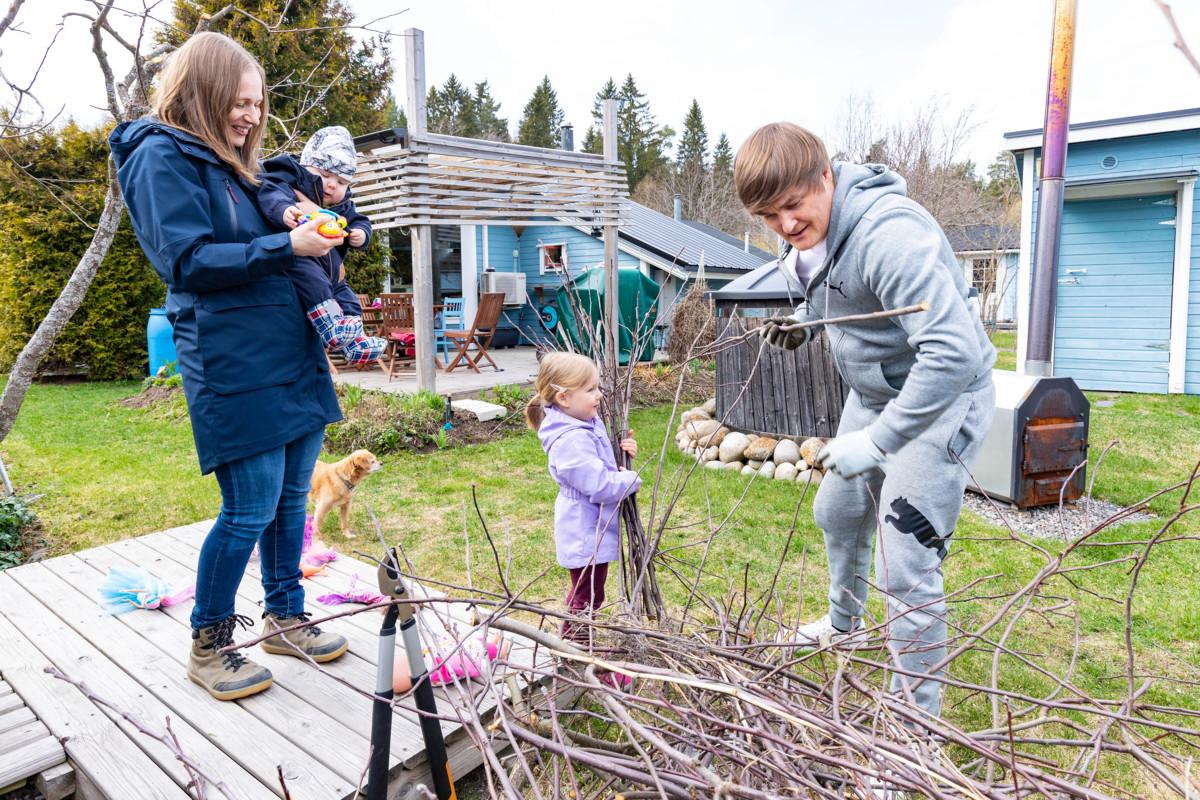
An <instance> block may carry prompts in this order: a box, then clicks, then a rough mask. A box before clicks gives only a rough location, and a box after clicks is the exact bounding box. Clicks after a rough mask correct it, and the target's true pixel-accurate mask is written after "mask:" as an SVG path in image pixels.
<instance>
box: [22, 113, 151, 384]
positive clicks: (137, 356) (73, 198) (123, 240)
mask: <svg viewBox="0 0 1200 800" xmlns="http://www.w3.org/2000/svg"><path fill="white" fill-rule="evenodd" d="M108 131H109V128H108V126H105V127H102V128H96V129H93V130H84V129H82V128H80V127H78V126H77V125H75V124H74V123H68V124H67V125H65V126H64V127H63V128H61V129H59V130H50V131H45V132H42V133H40V134H37V135H34V136H30V137H26V138H24V139H19V140H12V141H10V142H9V143H7V144H6V145H5V147H6V148H7V149H9V150H10V151H11V152H10V153H9V156H10V157H9V158H5V159H4V160H3V162H2V163H0V225H2V226H3V229H4V236H2V237H0V371H4V370H6V369H8V368H10V367H11V366H12V363H13V361H14V360H15V359H16V357H17V354H18V353H20V351H21V348H22V347H24V345H25V343H26V342H27V341H29V338H30V336H32V335H33V332H34V330H36V328H37V326H38V325H39V324H40V323H41V321H42V319H43V318H44V317H45V316H46V312H47V311H48V310H49V308H50V304H51V303H53V302H54V300H55V299H56V298H57V297H58V295H59V293H60V292H61V291H62V288H63V286H64V285H65V284H66V282H67V279H68V278H69V277H70V275H71V273H72V272H73V271H74V269H75V266H76V265H77V264H78V262H79V257H80V256H81V255H82V254H83V252H84V250H85V249H86V248H87V246H88V245H89V244H90V242H91V239H92V230H91V229H90V228H89V227H88V224H85V222H84V221H83V220H87V221H88V223H94V222H95V221H96V220H97V219H98V218H99V214H100V209H101V208H102V207H103V205H104V195H105V191H106V188H107V185H108V176H107V163H108V144H107V141H106V140H107V136H108ZM15 162H19V163H21V164H25V165H28V166H27V167H26V169H25V170H22V169H20V168H18V167H17V166H16V165H15ZM26 170H27V171H28V174H27V173H26ZM30 175H32V176H34V177H36V178H37V180H34V179H33V178H32V177H30ZM38 181H41V183H39V182H38ZM47 187H50V190H48V189H47ZM51 190H52V191H53V195H52V194H51ZM81 218H82V219H81ZM165 296H166V287H165V286H164V285H163V282H162V280H160V279H159V277H158V275H157V274H156V273H155V272H154V270H153V268H151V266H150V264H149V262H148V261H147V260H146V258H145V256H144V255H143V254H142V249H141V247H140V246H139V245H138V243H137V239H136V238H135V237H134V235H133V231H132V229H131V228H130V225H129V219H128V217H125V218H124V219H123V220H122V221H121V225H120V227H119V228H118V230H117V234H116V236H115V238H114V239H113V242H112V246H111V248H110V249H109V251H108V255H107V256H105V258H104V261H103V262H102V263H101V264H100V268H99V269H98V270H97V272H96V277H95V280H94V281H93V282H92V285H91V288H89V290H88V293H87V297H86V299H85V300H84V302H83V305H82V306H81V307H80V309H79V310H78V311H77V312H76V313H75V315H74V317H72V319H71V321H70V322H69V323H68V324H67V327H66V328H65V329H64V330H63V332H62V333H61V334H59V336H58V339H57V341H56V342H55V345H54V347H53V348H52V349H51V351H50V353H49V355H48V356H47V358H46V359H45V361H43V363H42V367H41V368H42V370H43V371H50V370H67V371H76V370H77V369H82V370H83V371H84V372H85V373H86V375H87V376H88V377H90V378H96V379H102V380H108V379H114V378H133V377H140V376H142V375H144V374H145V370H146V360H147V355H146V318H147V316H148V315H149V311H150V309H151V308H152V307H154V306H158V305H162V301H163V298H164V297H165Z"/></svg>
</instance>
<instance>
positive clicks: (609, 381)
mask: <svg viewBox="0 0 1200 800" xmlns="http://www.w3.org/2000/svg"><path fill="white" fill-rule="evenodd" d="M603 134H604V138H603V141H604V160H605V161H607V162H609V163H614V162H616V161H619V160H620V159H619V157H618V156H617V101H616V100H615V99H613V98H609V99H607V100H605V101H604V131H603ZM617 283H618V281H617V226H616V222H615V221H614V220H609V221H607V222H606V223H605V225H604V330H605V340H606V341H605V352H604V359H605V372H606V373H607V374H606V381H605V383H606V385H605V386H604V390H605V394H606V395H607V396H608V397H609V398H610V400H609V402H612V399H613V398H615V397H616V389H617V367H618V365H619V364H620V355H619V350H618V347H619V346H620V342H621V339H620V335H619V331H620V328H619V327H618V326H619V325H620V316H619V312H620V308H621V305H620V303H619V302H618V301H617ZM611 433H612V434H613V435H614V436H621V435H623V432H622V431H611Z"/></svg>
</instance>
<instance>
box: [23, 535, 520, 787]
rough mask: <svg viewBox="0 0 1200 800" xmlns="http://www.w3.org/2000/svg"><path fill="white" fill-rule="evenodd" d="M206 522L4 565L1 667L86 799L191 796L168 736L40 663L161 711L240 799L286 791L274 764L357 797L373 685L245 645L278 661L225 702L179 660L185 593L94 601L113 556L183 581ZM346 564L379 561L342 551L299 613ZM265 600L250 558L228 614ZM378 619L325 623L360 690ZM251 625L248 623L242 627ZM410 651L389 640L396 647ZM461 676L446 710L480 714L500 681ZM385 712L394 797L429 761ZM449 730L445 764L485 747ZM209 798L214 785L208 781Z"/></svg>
mask: <svg viewBox="0 0 1200 800" xmlns="http://www.w3.org/2000/svg"><path fill="white" fill-rule="evenodd" d="M209 527H210V523H208V522H203V523H196V524H194V525H189V526H184V527H182V528H175V529H172V530H168V531H162V532H160V533H154V534H150V535H148V536H142V537H140V538H137V539H130V540H126V541H123V542H117V543H115V544H111V545H107V546H104V547H98V548H94V549H91V550H85V551H83V552H80V553H75V554H73V555H68V556H61V557H59V558H54V559H50V560H48V561H43V562H39V563H34V564H27V565H24V566H21V567H16V568H13V569H9V570H7V571H4V572H0V610H2V612H3V613H0V642H3V646H0V675H3V676H4V679H5V680H6V681H7V682H8V684H9V685H11V687H12V689H13V690H14V694H13V696H14V697H17V696H19V698H20V700H21V701H23V703H24V705H26V706H28V708H29V710H31V711H32V712H33V714H34V715H36V717H37V719H38V720H40V723H39V724H41V723H44V725H45V726H46V727H48V728H49V730H50V732H51V733H53V734H54V736H55V737H57V738H58V739H59V740H60V741H62V743H63V745H64V746H65V748H66V753H67V756H68V758H69V759H70V761H71V763H72V764H73V765H74V767H75V770H76V779H77V782H78V786H79V794H80V795H82V796H83V797H84V798H90V797H105V798H120V800H125V798H177V797H186V796H188V795H187V792H186V790H185V788H184V787H186V785H187V782H188V778H187V775H186V773H185V770H184V768H183V766H182V765H181V764H180V763H179V761H178V760H177V759H176V757H175V755H174V754H173V753H172V752H171V751H170V750H169V749H168V748H167V747H165V746H164V745H162V744H160V743H159V742H158V741H156V740H154V739H152V738H150V737H148V736H146V735H144V734H142V733H140V732H138V731H137V730H136V729H135V728H134V726H133V725H131V724H130V723H129V722H127V721H126V720H124V719H123V718H121V716H120V715H118V714H116V713H114V712H113V711H111V710H108V709H106V708H104V707H102V706H99V705H97V704H95V703H93V702H92V701H91V700H90V699H89V698H88V697H87V696H86V695H85V694H84V693H83V692H81V691H80V690H79V689H77V688H76V687H75V686H72V685H70V684H68V683H65V682H63V681H61V680H58V679H56V678H53V677H51V676H50V675H48V674H46V672H45V671H44V670H45V668H46V667H47V666H49V665H53V666H56V667H57V668H58V669H60V670H61V671H62V672H64V673H66V674H67V675H69V676H70V677H72V678H76V679H79V680H82V681H84V682H85V683H86V684H87V686H88V687H89V688H90V690H91V691H92V693H93V694H95V695H97V696H98V697H101V698H104V699H105V700H108V701H110V702H112V703H113V704H115V705H116V706H117V707H119V708H120V709H121V710H123V711H126V712H131V713H132V714H133V715H134V716H136V717H137V718H138V719H139V720H140V721H141V723H142V724H143V725H144V726H146V727H148V728H150V729H152V730H154V731H157V732H162V731H164V729H165V720H166V719H167V718H170V723H171V728H172V730H173V731H174V732H175V734H176V736H177V737H178V739H179V742H180V745H181V747H182V750H183V751H184V752H185V753H187V755H188V756H189V757H190V758H191V759H192V760H194V761H195V762H196V763H197V764H199V765H201V766H202V767H203V769H204V770H205V772H206V773H207V774H209V775H212V776H219V778H220V779H221V780H222V781H224V783H225V784H226V786H227V787H228V789H229V792H230V795H231V796H233V797H236V798H239V800H240V799H241V798H271V797H282V796H283V789H282V787H281V786H280V783H279V779H278V777H277V770H278V769H280V768H281V769H282V771H283V774H284V776H285V778H286V781H287V788H288V791H289V792H290V794H291V797H293V798H296V800H300V799H301V798H320V799H321V800H328V799H329V798H351V797H354V796H355V793H356V791H357V787H358V785H359V782H360V780H361V779H362V775H363V771H364V768H365V766H366V763H367V755H368V751H369V742H368V737H369V735H370V709H371V705H372V701H371V700H370V698H368V697H364V696H363V695H362V694H359V693H358V692H355V691H354V690H352V689H351V688H349V687H348V686H345V685H343V684H342V683H340V682H338V681H337V680H335V679H334V678H333V677H330V675H325V674H322V673H321V672H319V671H318V670H316V669H315V668H313V667H312V666H310V665H309V664H307V663H305V662H303V661H302V660H300V659H297V658H292V657H288V656H273V655H270V654H267V653H264V652H262V651H261V650H260V649H258V648H254V649H253V650H254V651H253V652H252V653H251V655H252V657H253V658H254V660H256V661H258V662H259V663H261V664H263V665H265V666H267V667H268V668H269V669H270V670H271V672H272V673H273V674H274V678H275V682H274V685H273V686H272V687H271V688H270V689H269V690H268V691H266V692H263V693H261V694H258V695H254V696H252V697H248V698H245V699H243V700H239V701H236V702H232V703H231V702H224V703H222V702H218V701H216V700H213V699H212V698H211V697H209V696H208V694H207V693H206V692H205V691H204V690H203V689H201V688H200V687H198V686H196V685H195V684H193V683H192V682H191V681H189V680H188V678H187V675H186V674H185V671H184V668H185V663H186V659H187V655H188V651H189V648H190V644H191V630H190V626H189V623H188V616H189V614H190V612H191V603H190V602H189V603H184V604H181V605H179V606H176V607H173V608H170V609H166V610H163V611H133V612H130V613H127V614H122V615H120V616H109V615H107V614H104V613H103V612H101V610H100V608H99V606H98V603H97V597H98V594H97V590H98V588H99V586H100V584H101V582H102V581H103V579H104V576H105V574H106V573H107V571H108V569H109V568H110V567H114V566H126V567H128V566H140V567H144V568H146V569H148V570H150V571H151V572H152V573H154V574H155V575H157V576H159V577H162V578H164V579H167V580H169V581H171V582H172V584H173V585H176V586H178V585H183V584H186V583H188V582H191V581H192V580H193V579H194V569H195V565H196V560H197V554H198V548H199V545H200V543H201V541H202V539H203V537H204V534H205V533H207V531H208V529H209ZM355 573H357V574H358V576H359V580H360V583H362V584H365V585H366V586H367V587H371V586H373V585H374V582H375V568H374V566H373V565H369V564H365V563H363V562H360V561H356V560H354V559H353V558H350V557H347V556H345V555H339V557H338V559H337V560H336V561H334V562H333V563H331V564H330V565H329V567H328V569H327V570H326V573H325V574H323V575H320V576H317V577H315V578H313V579H309V580H306V581H305V584H306V591H307V595H308V602H309V608H308V610H309V611H310V612H312V613H313V614H314V615H317V616H322V615H325V614H328V613H330V609H329V608H327V607H325V606H321V605H319V604H316V603H315V599H314V598H316V597H317V596H318V595H320V594H323V593H325V592H328V591H344V590H345V589H346V588H347V585H348V583H349V580H350V577H351V575H353V574H355ZM261 599H262V587H261V584H260V582H259V574H258V571H257V565H256V564H254V563H251V565H250V568H249V569H248V570H247V573H246V576H245V578H244V580H243V581H242V584H241V587H240V590H239V594H238V598H237V612H238V613H240V614H245V615H247V616H250V617H252V618H253V619H255V620H256V621H257V620H258V619H259V616H260V614H261V607H260V602H261ZM342 608H346V607H344V606H340V607H336V608H335V609H333V610H341V609H342ZM379 624H380V617H379V616H378V615H377V614H376V613H375V612H370V613H366V614H359V615H357V616H353V617H348V618H344V619H339V620H334V621H332V622H330V623H327V627H328V629H330V630H335V631H337V632H338V633H341V634H343V635H344V636H346V637H347V638H348V639H349V640H350V652H349V653H348V654H347V655H345V656H343V657H342V658H340V659H338V660H337V661H335V662H332V663H330V664H326V665H325V667H326V668H327V669H328V670H329V673H330V674H331V675H335V676H337V677H340V678H342V679H344V680H345V681H348V682H349V683H350V684H352V685H353V686H356V687H362V688H363V689H366V690H368V691H369V690H370V689H371V687H373V686H374V683H375V672H376V669H375V664H376V661H377V651H378V644H377V642H378V637H377V634H378V630H379ZM255 635H256V632H255ZM250 636H251V632H249V631H247V632H245V633H241V634H239V635H238V637H237V638H238V639H239V640H243V641H244V640H246V639H248V638H250ZM403 655H404V654H403V651H402V650H397V658H403ZM533 657H534V651H533V650H532V648H530V647H528V646H527V645H526V644H525V643H523V642H514V643H513V652H512V654H510V656H509V660H510V661H518V660H519V661H522V662H525V663H528V662H529V661H530V660H531V659H532V658H533ZM469 687H470V688H469V689H468V688H462V687H459V688H456V687H447V688H446V689H444V690H438V701H439V711H441V712H442V713H443V714H444V715H448V716H451V717H455V716H458V717H459V718H460V719H464V718H467V715H466V714H464V713H463V712H462V709H467V708H470V707H471V706H474V707H475V708H478V709H479V710H480V712H481V713H483V714H484V715H485V716H486V714H487V712H488V711H489V710H490V709H493V708H494V706H495V703H496V701H497V698H498V693H499V692H500V691H502V690H501V689H500V688H499V687H494V685H493V686H484V685H481V684H469ZM3 691H4V690H3V688H0V706H2V705H3V704H4V702H5V700H4V695H3V694H2V692H3ZM10 702H13V701H10ZM456 709H458V710H459V711H458V712H457V713H456ZM467 713H469V714H470V716H471V717H473V716H474V712H473V711H471V712H467ZM2 719H3V717H0V720H2ZM393 719H394V725H393V732H392V748H391V772H390V775H391V783H390V785H391V789H390V790H389V794H388V796H389V797H403V796H405V793H406V792H407V791H409V790H411V788H412V786H413V785H415V784H416V783H424V782H426V780H427V776H428V771H427V765H426V762H425V756H424V748H423V744H422V739H421V735H420V730H419V728H418V726H417V722H416V714H415V712H412V711H405V710H403V709H402V710H399V711H397V713H396V714H395V715H394V717H393ZM443 730H444V731H445V733H446V738H447V744H448V748H449V751H450V758H451V766H452V768H453V771H454V774H455V775H456V776H461V775H463V774H465V773H466V772H468V771H469V770H471V769H474V768H475V767H476V766H478V765H479V763H480V762H481V759H482V754H481V753H480V752H479V750H478V749H477V747H476V746H475V744H474V742H473V740H472V739H471V737H470V736H469V735H468V732H467V731H466V730H464V729H463V728H462V726H461V725H460V724H458V723H456V722H455V723H451V722H445V723H443ZM0 737H3V734H0ZM0 741H2V738H0ZM2 784H3V781H0V785H2ZM209 796H210V797H212V796H219V793H214V792H213V791H212V790H211V789H210V791H209Z"/></svg>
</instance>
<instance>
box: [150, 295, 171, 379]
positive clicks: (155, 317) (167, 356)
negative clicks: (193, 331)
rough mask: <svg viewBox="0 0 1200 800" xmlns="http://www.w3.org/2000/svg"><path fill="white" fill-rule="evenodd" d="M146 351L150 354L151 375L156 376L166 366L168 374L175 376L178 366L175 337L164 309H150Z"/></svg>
mask: <svg viewBox="0 0 1200 800" xmlns="http://www.w3.org/2000/svg"><path fill="white" fill-rule="evenodd" d="M146 350H147V351H149V353H150V374H151V375H157V374H158V371H159V370H160V369H161V368H162V367H163V366H166V365H168V364H169V365H170V369H169V372H170V374H172V375H173V374H175V372H176V371H177V366H178V365H177V364H176V356H175V337H174V335H173V329H172V328H171V322H170V320H168V319H167V310H166V309H165V308H152V309H150V319H149V320H147V321H146Z"/></svg>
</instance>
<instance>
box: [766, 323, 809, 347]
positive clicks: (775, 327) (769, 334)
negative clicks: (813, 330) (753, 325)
mask: <svg viewBox="0 0 1200 800" xmlns="http://www.w3.org/2000/svg"><path fill="white" fill-rule="evenodd" d="M795 324H796V320H794V319H792V318H791V317H767V318H766V319H765V320H763V324H762V326H761V327H759V329H758V335H759V336H760V337H762V338H763V339H766V340H767V344H769V345H771V346H772V347H782V348H783V349H784V350H795V349H796V348H797V347H799V346H800V345H802V344H804V343H805V342H807V341H808V329H807V328H801V329H800V330H797V331H785V330H784V329H783V327H784V326H785V325H795Z"/></svg>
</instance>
